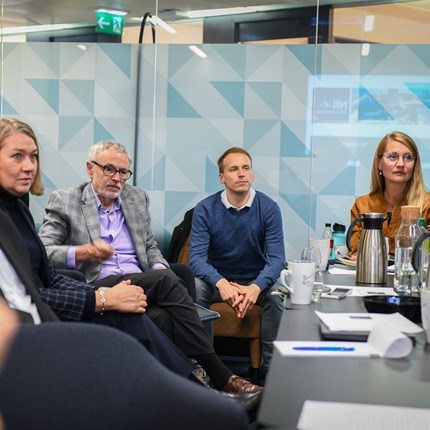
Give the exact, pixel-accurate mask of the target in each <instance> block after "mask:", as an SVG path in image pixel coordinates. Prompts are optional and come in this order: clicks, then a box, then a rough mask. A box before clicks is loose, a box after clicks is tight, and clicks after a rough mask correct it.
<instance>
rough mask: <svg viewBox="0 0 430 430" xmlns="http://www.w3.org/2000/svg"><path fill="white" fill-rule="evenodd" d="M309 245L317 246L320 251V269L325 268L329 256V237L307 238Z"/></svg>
mask: <svg viewBox="0 0 430 430" xmlns="http://www.w3.org/2000/svg"><path fill="white" fill-rule="evenodd" d="M309 247H311V248H318V249H319V250H320V252H321V267H320V270H321V271H324V270H327V264H328V260H329V257H330V239H324V238H318V239H316V238H309Z"/></svg>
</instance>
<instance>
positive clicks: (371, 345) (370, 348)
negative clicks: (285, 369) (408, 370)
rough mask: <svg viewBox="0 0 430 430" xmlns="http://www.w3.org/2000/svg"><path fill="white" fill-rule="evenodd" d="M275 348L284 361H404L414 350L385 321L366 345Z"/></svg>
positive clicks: (285, 344)
mask: <svg viewBox="0 0 430 430" xmlns="http://www.w3.org/2000/svg"><path fill="white" fill-rule="evenodd" d="M273 344H274V345H275V347H276V349H277V350H278V351H279V352H280V354H281V355H283V356H285V357H287V356H292V357H294V356H296V357H370V358H372V357H375V358H376V357H385V358H402V357H406V356H408V355H409V354H410V353H411V351H412V348H413V343H412V340H411V339H410V338H409V337H407V336H405V335H404V334H403V333H401V332H400V331H399V330H397V329H396V328H395V327H393V326H392V325H391V324H389V323H387V322H386V321H380V322H378V323H377V324H375V325H374V326H373V328H372V330H371V332H370V334H369V337H368V339H367V342H343V341H336V342H334V341H321V342H315V341H275V342H273Z"/></svg>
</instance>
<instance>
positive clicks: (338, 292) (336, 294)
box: [321, 288, 352, 300]
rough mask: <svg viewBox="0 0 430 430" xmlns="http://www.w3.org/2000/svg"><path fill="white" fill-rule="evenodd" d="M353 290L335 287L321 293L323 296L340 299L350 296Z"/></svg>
mask: <svg viewBox="0 0 430 430" xmlns="http://www.w3.org/2000/svg"><path fill="white" fill-rule="evenodd" d="M351 292H352V290H351V289H349V288H335V289H333V290H331V291H330V292H328V293H323V294H321V298H324V299H335V300H339V299H343V298H344V297H346V296H348V295H349V294H351Z"/></svg>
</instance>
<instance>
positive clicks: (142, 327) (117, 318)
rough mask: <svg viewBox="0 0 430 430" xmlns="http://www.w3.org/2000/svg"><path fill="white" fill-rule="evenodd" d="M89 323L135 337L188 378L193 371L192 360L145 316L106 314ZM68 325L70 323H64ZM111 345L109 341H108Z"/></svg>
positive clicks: (169, 365)
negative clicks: (108, 327)
mask: <svg viewBox="0 0 430 430" xmlns="http://www.w3.org/2000/svg"><path fill="white" fill-rule="evenodd" d="M89 322H92V323H95V324H101V325H107V326H110V327H114V328H116V329H118V330H121V331H122V332H125V333H127V334H129V335H130V336H132V337H134V338H135V339H136V340H137V341H139V343H141V344H142V345H143V346H144V347H145V349H146V350H147V351H149V352H150V353H151V354H152V355H153V356H154V357H155V358H156V359H157V360H158V361H159V362H160V363H161V364H163V365H164V366H165V367H167V368H168V369H169V370H171V371H172V372H175V373H177V374H178V375H181V376H184V377H185V378H188V377H189V376H190V374H191V372H192V370H193V365H192V363H191V361H190V359H189V358H188V357H187V356H186V355H185V353H184V352H182V351H181V350H180V349H179V348H178V347H177V346H176V345H175V344H174V343H173V342H172V341H171V340H170V339H169V338H168V337H167V336H166V335H165V334H164V333H163V332H162V331H161V330H160V329H159V328H158V327H157V326H156V325H155V324H154V323H153V322H152V321H151V319H150V318H148V316H147V315H145V314H125V313H120V312H104V313H103V315H100V314H96V315H95V316H94V317H93V318H92V319H91V320H90V321H89ZM64 324H68V323H64ZM107 342H108V343H109V340H108V339H107Z"/></svg>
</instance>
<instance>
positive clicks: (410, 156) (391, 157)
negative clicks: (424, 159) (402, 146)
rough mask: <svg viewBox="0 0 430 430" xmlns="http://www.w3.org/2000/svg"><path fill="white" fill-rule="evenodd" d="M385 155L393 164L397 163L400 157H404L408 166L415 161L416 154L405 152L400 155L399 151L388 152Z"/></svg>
mask: <svg viewBox="0 0 430 430" xmlns="http://www.w3.org/2000/svg"><path fill="white" fill-rule="evenodd" d="M384 157H385V158H386V159H387V160H388V161H389V162H390V163H392V164H395V163H397V162H398V161H399V158H400V157H402V159H403V163H405V164H406V165H407V166H408V165H411V164H414V163H415V158H416V157H415V155H414V154H411V153H410V152H408V153H406V154H403V155H402V156H400V155H399V154H397V152H389V153H388V154H384Z"/></svg>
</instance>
